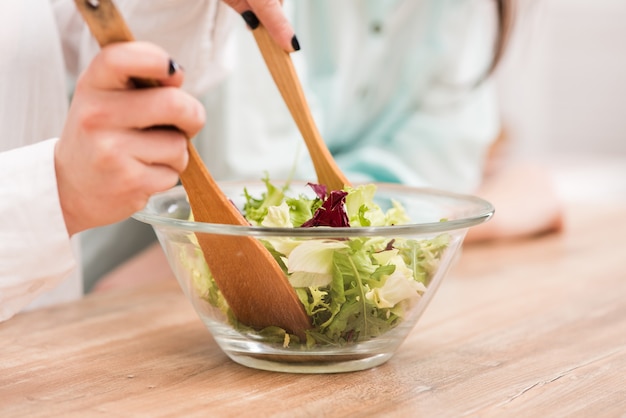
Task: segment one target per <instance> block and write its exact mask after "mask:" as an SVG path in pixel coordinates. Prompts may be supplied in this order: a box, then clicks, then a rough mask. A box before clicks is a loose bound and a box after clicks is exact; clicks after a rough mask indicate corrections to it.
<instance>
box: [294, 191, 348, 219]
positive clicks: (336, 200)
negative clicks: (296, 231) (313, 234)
mask: <svg viewBox="0 0 626 418" xmlns="http://www.w3.org/2000/svg"><path fill="white" fill-rule="evenodd" d="M321 187H323V188H324V190H325V189H326V187H324V186H321ZM314 190H315V188H314ZM347 194H348V192H345V191H343V190H334V191H332V192H330V195H328V197H327V198H326V196H325V195H324V197H323V198H320V199H324V198H325V199H326V200H323V203H322V206H320V207H319V208H317V210H316V211H315V213H314V214H313V217H312V218H311V219H309V220H308V221H306V222H305V223H303V224H302V227H303V228H309V227H312V226H331V227H335V228H337V227H344V226H345V227H348V226H350V222H349V221H348V214H347V213H346V207H345V200H346V195H347Z"/></svg>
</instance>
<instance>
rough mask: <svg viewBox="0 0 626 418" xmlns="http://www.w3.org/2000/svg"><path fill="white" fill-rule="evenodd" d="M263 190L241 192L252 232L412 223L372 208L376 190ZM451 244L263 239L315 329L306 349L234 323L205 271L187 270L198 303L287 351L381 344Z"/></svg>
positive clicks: (278, 334) (397, 212)
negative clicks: (375, 341)
mask: <svg viewBox="0 0 626 418" xmlns="http://www.w3.org/2000/svg"><path fill="white" fill-rule="evenodd" d="M264 183H265V185H266V190H265V191H264V192H263V193H262V194H261V196H252V195H251V194H250V193H249V192H248V190H244V191H243V193H244V197H245V205H244V207H243V213H244V216H245V217H246V219H248V221H249V222H250V224H251V225H254V226H265V227H281V228H318V227H348V226H349V227H365V226H390V225H400V224H406V223H409V222H410V219H409V218H408V217H407V214H406V212H405V210H404V208H403V207H402V205H401V204H400V203H398V202H395V201H394V202H391V203H392V205H391V207H390V208H389V209H387V210H383V209H381V207H380V206H379V205H377V204H376V203H375V202H374V196H375V193H376V186H375V185H373V184H369V185H361V186H357V187H354V188H346V189H345V190H340V191H331V192H330V193H326V189H325V187H324V186H321V185H315V184H309V186H310V187H311V188H312V189H313V191H314V192H315V196H314V197H310V196H305V195H304V194H301V195H297V196H293V195H290V193H289V192H290V189H289V185H286V186H284V187H276V186H275V185H273V184H272V183H271V182H270V181H269V179H265V180H264ZM449 242H450V236H449V235H448V234H441V235H438V236H436V237H434V238H432V239H405V238H395V239H394V238H385V237H353V238H349V239H329V238H326V239H310V238H307V239H300V238H295V237H294V238H283V237H276V238H274V237H271V238H266V239H263V244H264V245H265V247H266V248H267V249H268V250H269V251H270V252H271V254H272V255H273V256H274V258H275V259H276V261H277V262H278V263H279V265H280V266H281V268H282V269H283V271H284V272H285V274H286V275H287V277H288V279H289V282H290V283H291V285H292V286H293V287H294V288H295V290H296V293H297V295H298V297H299V299H300V301H301V302H302V304H303V306H304V308H305V310H306V312H307V314H308V315H309V316H310V317H311V321H312V324H313V327H312V328H311V329H310V330H308V331H307V332H306V334H307V335H306V341H300V339H299V338H298V337H297V336H295V335H289V334H287V333H286V332H285V331H284V330H283V329H280V328H277V327H269V328H266V329H264V330H260V331H258V330H252V329H249V328H248V327H246V326H245V325H243V324H241V323H239V322H238V321H237V320H236V318H234V316H233V315H232V313H231V312H230V311H229V308H228V305H227V303H226V301H225V300H224V298H223V297H222V295H221V293H220V291H219V289H218V288H217V285H216V283H215V281H214V280H213V278H212V277H211V275H210V272H209V270H208V268H207V266H206V264H203V265H198V263H197V262H196V263H194V264H195V265H192V263H191V262H190V261H189V262H188V263H186V264H188V265H186V267H187V268H189V269H191V270H192V277H193V285H194V287H195V290H196V292H197V293H198V295H200V297H202V298H203V299H205V300H206V301H207V302H208V303H210V304H211V305H212V306H214V307H217V308H219V309H221V310H222V311H223V312H224V313H225V314H226V315H227V317H228V318H229V320H230V322H231V325H232V326H233V327H234V328H235V329H238V330H239V331H241V332H246V333H255V334H256V336H257V337H258V338H261V339H264V340H266V341H267V342H276V343H281V344H283V345H285V346H295V345H305V346H306V347H312V346H316V345H346V344H351V343H355V342H360V341H365V340H369V339H371V338H375V337H378V336H380V335H382V334H384V333H385V332H387V331H389V330H390V329H392V328H394V327H395V326H397V325H398V324H399V323H401V322H402V320H403V319H404V317H405V316H406V314H407V312H408V310H409V309H410V308H411V307H412V306H414V304H416V303H417V302H418V301H419V299H420V298H421V296H422V295H423V293H424V292H425V291H426V287H427V286H428V284H429V283H430V280H431V279H432V276H433V274H434V272H435V271H436V269H437V266H438V264H439V261H440V259H441V257H442V254H443V252H444V250H445V249H446V248H447V246H448V244H449ZM198 251H200V250H199V249H198ZM198 259H200V260H203V258H202V257H198Z"/></svg>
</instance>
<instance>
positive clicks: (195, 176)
mask: <svg viewBox="0 0 626 418" xmlns="http://www.w3.org/2000/svg"><path fill="white" fill-rule="evenodd" d="M75 2H76V5H77V7H78V9H79V11H80V12H81V14H82V15H83V18H84V19H85V21H86V22H87V25H88V26H89V28H90V30H91V32H92V33H93V35H94V37H95V38H96V40H97V41H98V43H99V44H100V46H102V47H103V46H105V45H108V44H110V43H113V42H126V41H132V40H133V39H134V38H133V35H132V33H131V32H130V30H129V29H128V27H127V26H126V23H125V21H124V20H123V18H122V16H121V15H120V14H119V12H118V11H117V8H116V7H115V5H114V4H113V2H112V1H111V0H75ZM133 82H134V83H135V85H136V86H137V87H139V88H142V87H157V86H158V85H159V83H158V82H157V81H156V80H148V79H133ZM158 128H166V129H176V128H175V127H158ZM188 150H189V162H188V164H187V168H186V169H185V170H184V171H183V172H182V173H181V175H180V178H181V181H182V183H183V186H184V187H185V191H186V192H187V197H188V199H189V204H190V206H191V210H192V212H193V215H194V219H195V220H196V221H198V222H208V223H219V224H230V225H246V226H247V225H249V223H248V221H247V220H246V219H245V218H244V216H243V215H242V214H241V213H240V212H239V210H238V209H237V208H236V207H235V206H234V204H233V203H232V202H231V201H230V200H229V199H228V197H227V196H225V195H224V193H223V192H222V191H221V189H220V188H219V186H218V184H217V183H216V182H215V180H214V179H213V177H211V175H210V174H209V171H208V170H207V169H206V167H205V165H204V163H203V161H202V159H201V158H200V155H199V154H198V152H197V151H196V149H195V147H194V146H193V145H192V143H191V141H188ZM196 237H197V238H198V242H199V244H200V248H201V249H202V252H203V254H204V258H205V260H206V262H207V265H208V266H209V269H210V271H211V274H212V276H213V278H214V279H215V281H216V282H217V284H218V287H219V289H220V291H221V292H222V294H223V295H224V298H225V299H226V301H228V305H229V306H230V308H231V310H232V311H233V313H234V315H235V317H236V318H237V319H238V320H239V321H240V322H241V323H243V324H246V325H249V326H252V327H254V328H259V329H260V328H264V327H267V326H278V327H281V328H284V329H286V330H287V331H289V332H291V333H294V334H296V335H298V336H299V337H300V338H302V339H304V338H305V332H304V331H305V330H306V329H308V328H310V327H311V323H310V319H309V317H308V316H307V314H306V312H305V310H304V307H303V306H302V304H301V303H300V300H299V299H298V296H297V295H296V293H295V291H294V289H293V288H292V287H291V285H290V284H289V281H288V280H287V277H286V276H285V274H284V273H283V271H282V270H281V268H280V266H279V265H278V263H277V262H276V261H275V260H274V258H273V257H272V255H271V254H270V252H269V251H267V249H266V248H265V247H264V246H263V244H261V243H260V242H259V241H258V240H257V239H255V238H253V237H249V236H227V235H216V234H200V233H197V234H196Z"/></svg>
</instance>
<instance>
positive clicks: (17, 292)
mask: <svg viewBox="0 0 626 418" xmlns="http://www.w3.org/2000/svg"><path fill="white" fill-rule="evenodd" d="M55 143H56V140H55V139H50V140H47V141H43V142H40V143H37V144H35V145H30V146H27V147H21V148H17V149H14V150H11V151H6V152H2V153H0V178H1V179H3V181H2V182H1V183H0V195H1V196H2V199H0V321H3V320H6V319H8V318H10V317H12V316H13V315H14V314H15V313H16V312H18V311H19V310H20V309H22V308H23V307H25V306H26V305H28V304H29V303H30V302H31V301H32V300H34V299H35V298H36V296H38V295H39V294H41V293H43V292H45V291H47V290H49V289H52V288H53V287H55V286H56V285H58V284H59V283H60V282H61V281H63V280H64V279H65V278H67V277H68V276H69V275H70V274H71V273H72V271H73V270H74V269H75V268H76V265H77V263H76V259H75V255H74V252H73V250H72V245H71V242H70V239H69V237H68V234H67V230H66V227H65V221H64V219H63V215H62V212H61V206H60V203H59V197H58V192H57V184H56V175H55V170H54V146H55Z"/></svg>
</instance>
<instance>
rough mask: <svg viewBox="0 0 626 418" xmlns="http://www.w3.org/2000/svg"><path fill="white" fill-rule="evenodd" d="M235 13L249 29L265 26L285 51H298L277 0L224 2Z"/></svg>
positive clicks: (294, 37) (295, 40) (293, 35)
mask: <svg viewBox="0 0 626 418" xmlns="http://www.w3.org/2000/svg"><path fill="white" fill-rule="evenodd" d="M225 1H226V2H227V3H228V4H229V5H230V6H231V7H232V8H233V9H235V11H237V12H238V13H239V14H241V17H243V19H244V20H245V21H246V24H247V25H248V27H250V29H252V30H254V29H256V28H257V27H258V26H259V24H260V23H262V24H263V26H265V28H266V29H267V31H268V32H269V34H270V35H271V36H272V38H273V39H274V41H275V42H276V43H277V44H278V45H280V47H281V48H283V49H284V50H285V51H288V52H293V51H297V50H299V49H300V44H299V42H298V38H297V37H296V35H295V33H294V30H293V28H292V26H291V24H290V23H289V21H288V20H287V18H286V17H285V14H284V12H283V8H282V1H279V0H225Z"/></svg>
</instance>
